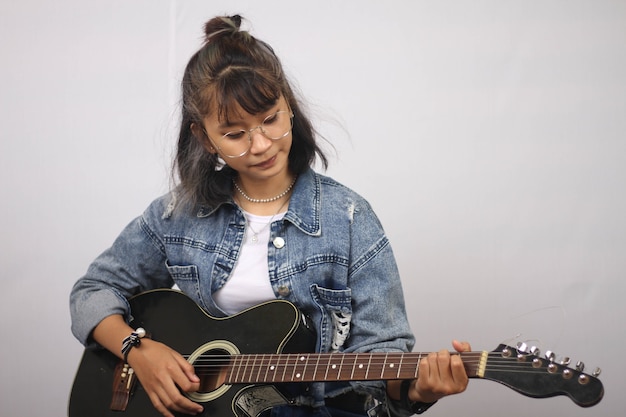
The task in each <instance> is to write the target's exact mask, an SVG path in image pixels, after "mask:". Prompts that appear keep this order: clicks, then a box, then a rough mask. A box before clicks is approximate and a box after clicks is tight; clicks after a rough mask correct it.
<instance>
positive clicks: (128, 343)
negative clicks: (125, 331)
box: [122, 327, 146, 363]
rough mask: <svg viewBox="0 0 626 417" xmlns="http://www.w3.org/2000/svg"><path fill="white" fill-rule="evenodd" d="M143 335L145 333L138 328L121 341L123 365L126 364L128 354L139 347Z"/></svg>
mask: <svg viewBox="0 0 626 417" xmlns="http://www.w3.org/2000/svg"><path fill="white" fill-rule="evenodd" d="M145 335H146V331H145V330H144V329H143V328H142V327H138V328H137V330H135V331H134V332H132V333H131V334H130V335H129V336H128V337H126V338H124V340H123V341H122V355H123V356H124V362H125V363H128V352H130V350H131V349H132V348H134V347H135V346H139V345H141V338H142V337H144V336H145Z"/></svg>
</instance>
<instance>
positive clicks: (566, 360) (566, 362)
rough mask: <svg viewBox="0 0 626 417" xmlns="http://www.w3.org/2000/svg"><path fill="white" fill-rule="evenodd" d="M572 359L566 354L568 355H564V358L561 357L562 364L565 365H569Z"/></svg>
mask: <svg viewBox="0 0 626 417" xmlns="http://www.w3.org/2000/svg"><path fill="white" fill-rule="evenodd" d="M571 361H572V360H571V359H570V358H568V357H567V356H566V357H564V358H563V359H561V365H565V366H567V365H569V364H570V362H571Z"/></svg>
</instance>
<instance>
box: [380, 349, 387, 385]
mask: <svg viewBox="0 0 626 417" xmlns="http://www.w3.org/2000/svg"><path fill="white" fill-rule="evenodd" d="M388 356H389V354H387V353H385V360H384V361H383V363H382V365H381V370H380V379H385V370H386V369H387V357H388Z"/></svg>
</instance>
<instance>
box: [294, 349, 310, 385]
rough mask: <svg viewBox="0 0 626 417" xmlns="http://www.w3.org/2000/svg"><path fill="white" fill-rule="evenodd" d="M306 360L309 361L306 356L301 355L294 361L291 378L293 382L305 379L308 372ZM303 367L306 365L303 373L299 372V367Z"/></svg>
mask: <svg viewBox="0 0 626 417" xmlns="http://www.w3.org/2000/svg"><path fill="white" fill-rule="evenodd" d="M306 359H307V356H306V355H300V356H298V357H297V358H296V359H295V360H294V363H293V374H292V376H291V380H292V381H294V380H296V379H298V380H302V379H303V377H304V372H305V371H306ZM301 365H304V366H303V369H302V371H299V369H300V368H299V367H300V366H301Z"/></svg>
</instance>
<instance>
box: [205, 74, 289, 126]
mask: <svg viewBox="0 0 626 417" xmlns="http://www.w3.org/2000/svg"><path fill="white" fill-rule="evenodd" d="M212 96H213V97H212V100H211V101H212V102H213V103H214V106H210V107H212V108H213V109H214V110H215V111H216V112H217V117H218V119H219V120H230V119H231V118H232V117H233V116H237V115H239V112H240V111H241V109H243V110H244V111H245V112H247V113H249V114H258V113H262V112H265V111H267V110H268V109H270V108H271V107H272V106H274V105H275V104H276V102H277V101H278V99H279V98H280V97H281V96H282V88H281V82H280V81H279V80H277V79H276V77H275V76H273V74H269V73H268V72H267V71H263V70H261V71H259V70H254V69H252V68H249V67H230V68H228V69H226V70H225V71H224V72H222V74H220V76H218V77H217V79H216V81H215V84H214V86H213V92H212Z"/></svg>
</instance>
